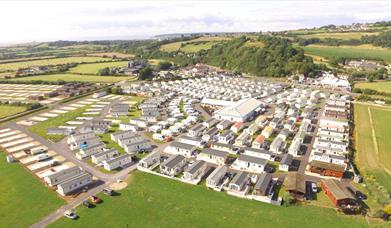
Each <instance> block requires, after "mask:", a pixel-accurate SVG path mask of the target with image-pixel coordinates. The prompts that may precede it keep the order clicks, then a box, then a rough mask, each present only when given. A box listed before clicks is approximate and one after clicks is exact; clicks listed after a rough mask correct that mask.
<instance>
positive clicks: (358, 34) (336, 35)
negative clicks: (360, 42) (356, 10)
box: [299, 32, 379, 40]
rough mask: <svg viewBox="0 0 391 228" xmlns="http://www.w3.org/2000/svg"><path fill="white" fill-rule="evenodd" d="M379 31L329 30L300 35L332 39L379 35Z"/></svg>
mask: <svg viewBox="0 0 391 228" xmlns="http://www.w3.org/2000/svg"><path fill="white" fill-rule="evenodd" d="M377 34H379V33H377V32H329V33H315V34H307V35H299V37H301V38H305V39H309V38H319V39H325V38H331V39H342V40H349V39H360V38H361V37H362V36H366V35H377Z"/></svg>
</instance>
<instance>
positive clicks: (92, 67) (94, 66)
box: [68, 61, 128, 75]
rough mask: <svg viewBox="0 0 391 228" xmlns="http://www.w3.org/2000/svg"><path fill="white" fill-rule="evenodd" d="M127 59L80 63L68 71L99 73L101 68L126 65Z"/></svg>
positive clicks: (74, 72)
mask: <svg viewBox="0 0 391 228" xmlns="http://www.w3.org/2000/svg"><path fill="white" fill-rule="evenodd" d="M127 63H128V62H127V61H119V62H107V63H88V64H79V65H78V66H76V67H73V68H71V69H69V71H68V72H70V73H73V74H92V75H96V74H98V72H99V70H100V69H102V68H105V67H125V66H126V64H127Z"/></svg>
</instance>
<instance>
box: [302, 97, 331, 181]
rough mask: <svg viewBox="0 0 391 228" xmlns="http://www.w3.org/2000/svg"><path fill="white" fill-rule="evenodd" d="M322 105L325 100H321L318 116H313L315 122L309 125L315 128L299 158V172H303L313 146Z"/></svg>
mask: <svg viewBox="0 0 391 228" xmlns="http://www.w3.org/2000/svg"><path fill="white" fill-rule="evenodd" d="M324 107H325V101H322V103H321V109H320V110H319V111H318V116H317V117H316V118H315V119H316V121H317V123H316V124H315V125H313V124H311V126H315V129H314V131H313V132H312V134H311V136H312V138H311V142H310V143H309V144H308V145H307V151H306V153H305V155H304V156H303V157H302V158H301V161H300V167H299V170H298V172H299V173H302V174H304V173H305V170H306V168H307V164H308V160H309V158H310V155H311V151H312V148H313V146H314V142H315V138H316V134H317V133H318V129H319V120H320V118H321V117H322V113H323V111H324Z"/></svg>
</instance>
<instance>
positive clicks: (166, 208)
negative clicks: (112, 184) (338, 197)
mask: <svg viewBox="0 0 391 228" xmlns="http://www.w3.org/2000/svg"><path fill="white" fill-rule="evenodd" d="M129 182H130V183H129V186H128V187H127V188H125V189H124V190H122V191H120V195H119V196H115V197H108V196H105V195H100V196H101V197H102V199H103V201H104V202H103V204H101V205H97V207H96V208H94V209H88V208H85V207H78V208H77V211H76V213H77V214H78V215H79V216H80V218H79V219H78V220H76V221H71V220H69V219H66V218H61V219H60V220H58V221H57V222H55V223H54V224H52V225H50V226H49V227H312V228H313V227H333V228H335V227H366V225H365V224H366V223H365V220H364V218H363V217H361V216H356V217H354V216H345V215H340V214H337V213H336V212H335V210H334V209H329V208H320V207H314V206H306V205H303V206H291V207H279V206H273V205H270V204H265V203H261V202H256V201H251V200H245V199H240V198H237V197H233V196H229V195H227V194H226V193H222V192H215V191H212V190H207V189H206V188H205V187H203V186H193V185H188V184H184V183H180V182H178V181H173V180H169V179H166V178H163V177H159V176H155V175H152V174H146V173H141V172H135V173H134V174H132V176H131V177H130V180H129ZM108 221H110V222H109V223H108Z"/></svg>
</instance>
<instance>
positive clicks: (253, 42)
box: [245, 40, 265, 48]
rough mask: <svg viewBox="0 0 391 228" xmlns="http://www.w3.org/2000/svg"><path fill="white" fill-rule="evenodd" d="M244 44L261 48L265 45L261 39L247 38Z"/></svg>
mask: <svg viewBox="0 0 391 228" xmlns="http://www.w3.org/2000/svg"><path fill="white" fill-rule="evenodd" d="M245 46H247V47H256V48H263V47H265V44H264V43H263V42H262V41H257V40H249V41H247V42H246V44H245Z"/></svg>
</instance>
